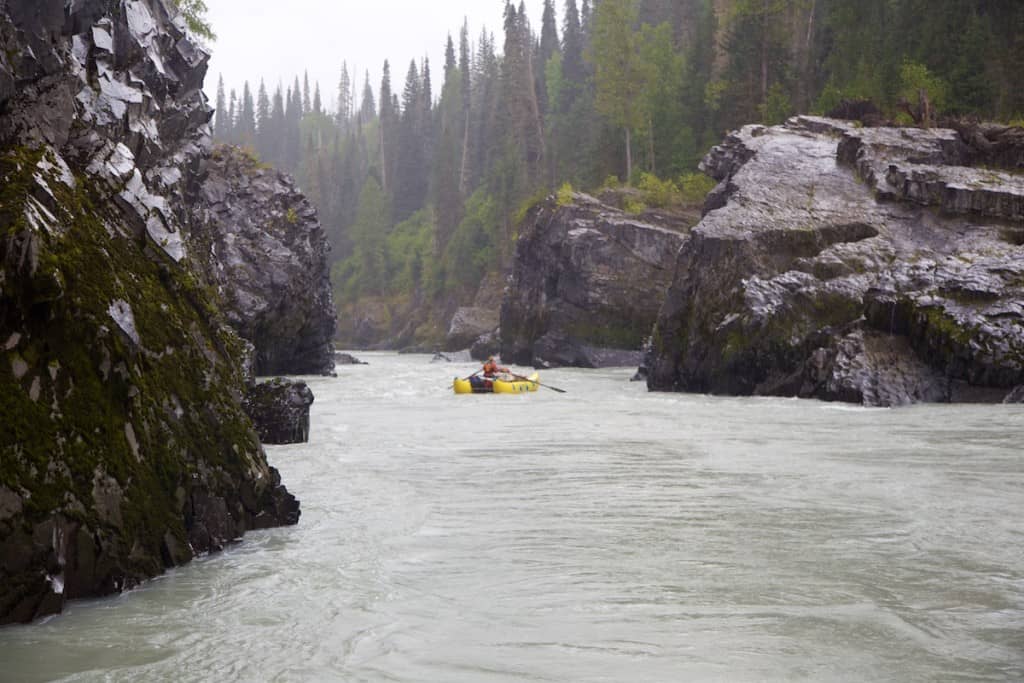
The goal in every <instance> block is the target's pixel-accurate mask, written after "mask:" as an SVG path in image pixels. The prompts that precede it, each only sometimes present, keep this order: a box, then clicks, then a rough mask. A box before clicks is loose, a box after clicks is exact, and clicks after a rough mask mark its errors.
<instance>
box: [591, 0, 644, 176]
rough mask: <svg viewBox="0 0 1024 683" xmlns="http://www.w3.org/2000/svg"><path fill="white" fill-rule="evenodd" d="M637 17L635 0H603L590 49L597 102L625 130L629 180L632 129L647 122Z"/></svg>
mask: <svg viewBox="0 0 1024 683" xmlns="http://www.w3.org/2000/svg"><path fill="white" fill-rule="evenodd" d="M636 19H637V7H636V2H635V0H604V2H602V3H601V4H600V5H599V6H598V9H597V16H596V17H595V18H594V36H593V46H592V49H591V52H590V53H589V54H590V59H591V61H592V62H593V64H594V69H595V80H596V82H595V85H596V88H597V90H596V96H597V97H596V100H595V106H596V107H597V110H598V111H599V112H600V113H601V114H603V115H604V116H606V117H607V118H608V119H609V120H610V121H611V122H612V124H613V125H616V126H618V127H619V128H621V129H622V131H623V133H624V134H625V142H626V181H627V182H629V181H630V180H631V179H632V177H633V131H635V130H636V129H637V128H639V127H641V126H642V125H643V123H644V112H643V110H642V104H641V101H640V96H641V93H642V92H643V74H642V65H641V63H640V59H639V54H638V50H637V43H638V40H637V36H636V33H635V32H634V29H633V26H634V24H635V23H636Z"/></svg>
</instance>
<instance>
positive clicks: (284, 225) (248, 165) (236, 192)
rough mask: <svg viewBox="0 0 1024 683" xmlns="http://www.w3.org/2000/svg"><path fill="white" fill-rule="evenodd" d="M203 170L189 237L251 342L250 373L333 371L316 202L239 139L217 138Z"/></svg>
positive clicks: (330, 303)
mask: <svg viewBox="0 0 1024 683" xmlns="http://www.w3.org/2000/svg"><path fill="white" fill-rule="evenodd" d="M206 172H207V176H206V179H205V180H204V182H203V185H202V189H201V190H200V197H201V198H202V200H203V201H202V202H200V203H199V204H198V205H197V209H196V211H195V212H194V224H195V226H194V228H193V239H194V241H196V242H197V243H202V244H203V249H202V250H200V253H199V255H198V258H199V260H200V261H201V262H202V264H203V270H204V271H205V274H206V278H207V280H208V281H209V282H211V283H212V284H213V286H214V287H216V289H217V290H218V292H219V294H220V295H221V297H222V299H223V301H224V306H223V311H224V313H225V315H226V316H227V319H228V322H229V323H230V324H231V326H232V327H234V328H235V330H237V332H238V334H239V335H241V336H242V337H243V338H244V339H247V340H248V341H250V342H251V343H252V344H253V346H254V347H255V358H254V370H255V373H256V374H257V375H281V374H289V375H317V374H330V373H331V372H332V371H333V369H334V348H333V345H332V338H333V336H334V329H335V326H336V319H335V316H336V313H335V309H334V300H333V296H332V293H331V283H330V278H329V268H328V263H327V253H328V251H329V250H330V247H329V245H328V244H327V239H326V236H325V235H324V232H323V229H322V228H321V227H320V222H319V220H318V219H317V215H316V210H315V209H314V208H313V205H312V204H310V203H309V201H308V200H307V199H306V198H305V197H304V196H303V195H302V194H301V193H300V192H299V191H298V189H297V188H296V187H295V184H294V182H293V181H292V179H291V178H290V177H288V176H286V175H284V174H283V173H280V172H278V171H275V170H273V169H270V168H265V167H263V166H261V165H260V164H259V163H258V161H256V160H255V159H254V158H253V157H252V156H251V155H249V154H248V153H247V152H245V151H243V150H241V149H238V148H236V147H229V146H220V147H217V148H216V149H215V150H214V151H213V154H212V156H211V157H210V160H209V162H208V164H207V166H206Z"/></svg>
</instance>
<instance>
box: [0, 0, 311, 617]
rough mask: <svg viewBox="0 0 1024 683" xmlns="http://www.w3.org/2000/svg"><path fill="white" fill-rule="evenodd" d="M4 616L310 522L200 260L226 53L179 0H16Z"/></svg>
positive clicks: (2, 425)
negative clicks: (210, 62) (215, 57)
mask: <svg viewBox="0 0 1024 683" xmlns="http://www.w3.org/2000/svg"><path fill="white" fill-rule="evenodd" d="M0 43H2V46H3V49H2V50H0V415H2V416H3V418H2V419H0V623H4V622H9V621H28V620H31V619H33V618H36V617H39V616H41V615H45V614H51V613H54V612H58V611H60V609H61V608H62V606H63V604H64V602H65V601H66V600H68V599H72V598H77V597H84V596H96V595H103V594H108V593H112V592H116V591H120V590H124V589H126V588H128V587H130V586H132V585H135V584H137V583H138V582H140V581H141V580H143V579H145V578H147V577H151V576H153V575H155V574H158V573H160V572H161V571H163V570H164V568H166V567H170V566H172V565H176V564H180V563H183V562H187V561H188V560H189V559H190V558H191V557H193V556H194V555H195V554H196V553H201V552H205V551H209V550H213V549H216V548H219V547H222V546H223V545H224V544H226V543H228V542H231V541H232V540H234V539H237V538H238V537H239V536H241V535H242V534H243V533H244V532H245V531H246V530H248V529H254V528H264V527H269V526H275V525H280V524H290V523H295V522H296V521H297V519H298V515H299V510H298V503H297V502H296V501H295V499H294V498H293V497H292V496H291V495H290V494H289V493H288V492H287V491H286V490H285V489H284V487H283V486H281V482H280V477H279V476H278V473H277V471H276V470H274V468H272V467H270V466H269V465H268V464H267V461H266V458H265V455H264V453H263V450H262V448H261V446H260V443H259V440H258V438H257V435H256V433H255V432H254V430H253V427H252V423H251V421H250V420H249V418H248V417H247V416H246V415H245V413H244V411H243V409H242V406H241V400H242V396H243V393H244V390H245V377H244V372H243V370H242V367H241V364H240V363H239V361H238V359H239V357H240V356H241V355H242V354H243V352H244V343H243V341H242V340H241V339H240V338H238V337H237V336H236V335H235V334H234V333H233V332H232V331H231V330H230V329H229V328H228V327H227V326H226V325H224V324H222V323H221V322H220V318H219V315H218V312H217V301H216V299H215V297H213V296H211V293H210V292H209V291H208V290H207V289H206V288H205V287H203V286H202V284H201V279H200V278H198V277H197V276H196V274H195V272H194V271H193V269H192V268H193V263H194V258H193V257H194V254H193V250H192V248H191V246H190V243H189V239H188V230H187V220H186V219H187V212H186V211H185V207H186V206H187V205H188V204H190V203H191V202H193V201H194V200H195V198H194V195H192V190H193V189H194V188H195V186H196V184H197V181H198V178H197V175H196V173H197V171H199V169H200V167H201V165H202V160H203V157H204V155H205V153H206V151H207V145H208V136H207V133H208V129H207V127H206V125H205V124H206V123H207V121H208V120H209V118H210V113H211V112H210V109H209V107H208V106H207V104H206V101H205V99H204V97H203V95H202V92H201V86H202V82H203V77H204V75H205V72H206V61H207V55H206V54H205V53H204V52H203V51H202V50H200V49H198V48H197V47H196V46H195V45H194V44H193V43H192V42H191V41H190V40H189V38H188V37H187V35H186V32H185V28H184V24H183V23H181V22H180V21H178V20H177V19H175V18H173V17H172V14H171V12H170V11H169V9H168V6H167V5H166V4H165V3H164V2H162V1H161V0H120V1H113V0H77V1H76V2H67V3H66V2H64V1H63V0H7V2H4V3H0Z"/></svg>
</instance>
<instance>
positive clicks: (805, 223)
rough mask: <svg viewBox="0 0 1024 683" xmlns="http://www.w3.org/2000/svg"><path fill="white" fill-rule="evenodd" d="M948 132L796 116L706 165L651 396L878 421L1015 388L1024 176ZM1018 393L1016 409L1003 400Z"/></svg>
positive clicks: (1021, 319) (652, 363)
mask: <svg viewBox="0 0 1024 683" xmlns="http://www.w3.org/2000/svg"><path fill="white" fill-rule="evenodd" d="M973 154H975V152H974V151H972V150H971V149H970V147H969V146H968V145H965V144H964V140H963V139H962V138H961V136H958V135H957V133H956V132H955V131H952V130H943V129H933V130H921V129H895V128H861V127H857V126H853V125H850V124H846V123H844V122H841V121H835V120H829V119H819V118H813V117H799V118H796V119H793V120H791V121H790V122H788V123H787V124H785V125H783V126H776V127H772V128H765V127H762V126H747V127H745V128H743V129H742V130H740V131H737V132H735V133H733V134H732V135H730V136H729V137H728V138H727V139H726V141H725V142H724V143H723V144H722V145H720V146H719V147H717V148H715V149H714V150H713V151H712V152H711V153H710V154H709V155H708V156H707V157H706V158H705V160H704V169H705V170H706V172H708V173H709V174H710V175H712V176H714V177H715V178H716V179H718V180H719V181H720V185H719V187H718V188H717V189H716V191H715V192H713V193H712V196H711V197H709V205H708V213H707V214H706V216H705V217H704V219H703V220H702V222H701V223H700V224H699V225H698V226H697V227H696V228H694V230H693V232H692V235H691V238H690V241H689V242H688V243H687V244H686V245H685V247H684V248H683V249H682V250H681V252H680V254H679V259H678V263H677V264H676V269H675V273H676V276H675V279H674V281H673V283H672V285H671V287H670V288H669V290H668V293H667V295H666V298H665V302H664V305H663V306H662V309H661V312H660V313H659V316H658V322H657V326H656V328H655V332H654V336H653V345H652V350H651V352H650V356H649V358H648V362H647V365H648V367H649V369H650V374H649V378H648V386H649V387H650V388H651V389H655V390H682V391H697V392H711V393H721V394H741V395H749V394H761V395H784V396H802V397H817V398H821V399H826V400H842V401H851V402H857V403H863V404H865V405H877V406H889V405H900V404H906V403H913V402H918V401H1001V400H1003V399H1004V398H1005V397H1007V395H1008V394H1010V393H1011V392H1012V391H1013V390H1014V389H1015V388H1016V387H1018V386H1019V385H1021V384H1024V247H1022V246H1021V245H1022V244H1024V214H1022V203H1021V202H1022V200H1024V176H1021V175H1020V174H1019V173H1011V172H1007V171H1001V170H998V169H994V168H972V167H968V166H965V165H964V164H965V163H967V162H969V161H970V160H971V159H972V155H973ZM1018 395H1019V394H1018Z"/></svg>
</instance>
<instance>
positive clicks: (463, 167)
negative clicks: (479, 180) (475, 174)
mask: <svg viewBox="0 0 1024 683" xmlns="http://www.w3.org/2000/svg"><path fill="white" fill-rule="evenodd" d="M469 54H470V46H469V22H468V21H463V22H462V30H461V31H460V32H459V78H460V79H461V88H460V94H461V96H462V154H461V159H460V160H459V194H460V196H462V197H465V196H466V195H467V190H468V188H469V173H470V167H469V160H470V158H471V156H472V155H471V154H470V149H469V140H470V107H471V106H472V101H473V75H472V73H471V69H472V65H471V62H470V56H469Z"/></svg>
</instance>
